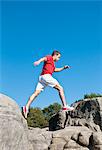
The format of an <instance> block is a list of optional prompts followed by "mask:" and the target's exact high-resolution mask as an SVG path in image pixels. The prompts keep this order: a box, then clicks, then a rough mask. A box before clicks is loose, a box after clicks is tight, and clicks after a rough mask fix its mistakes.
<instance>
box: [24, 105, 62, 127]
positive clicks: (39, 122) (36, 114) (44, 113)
mask: <svg viewBox="0 0 102 150" xmlns="http://www.w3.org/2000/svg"><path fill="white" fill-rule="evenodd" d="M60 109H61V105H60V104H58V103H54V104H51V105H49V106H48V107H46V108H44V109H42V110H41V109H40V108H30V112H29V115H28V118H27V123H28V126H30V127H40V128H43V127H47V126H48V122H49V119H50V118H51V116H52V115H53V114H55V113H57V112H58V111H59V110H60Z"/></svg>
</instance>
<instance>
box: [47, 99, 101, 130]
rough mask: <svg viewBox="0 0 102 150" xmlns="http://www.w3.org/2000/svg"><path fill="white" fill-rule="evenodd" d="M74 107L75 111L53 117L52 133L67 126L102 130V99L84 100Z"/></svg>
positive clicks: (50, 122)
mask: <svg viewBox="0 0 102 150" xmlns="http://www.w3.org/2000/svg"><path fill="white" fill-rule="evenodd" d="M74 105H75V110H74V111H62V110H60V111H59V112H58V113H57V114H55V115H54V116H52V118H51V119H50V121H49V130H50V131H54V130H58V129H62V128H65V127H67V126H86V127H87V128H90V129H91V130H92V131H100V129H101V130H102V97H97V98H92V99H84V100H82V101H80V102H77V103H75V104H74Z"/></svg>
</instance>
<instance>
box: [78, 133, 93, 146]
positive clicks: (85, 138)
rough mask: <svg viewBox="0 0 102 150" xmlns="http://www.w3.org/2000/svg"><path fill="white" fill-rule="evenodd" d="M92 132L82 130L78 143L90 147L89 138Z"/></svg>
mask: <svg viewBox="0 0 102 150" xmlns="http://www.w3.org/2000/svg"><path fill="white" fill-rule="evenodd" d="M91 134H92V133H91V132H84V131H82V132H80V133H79V135H78V140H77V143H79V144H80V145H82V146H86V147H88V145H89V138H90V136H91Z"/></svg>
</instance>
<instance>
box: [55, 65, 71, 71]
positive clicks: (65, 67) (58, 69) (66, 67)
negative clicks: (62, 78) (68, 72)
mask: <svg viewBox="0 0 102 150" xmlns="http://www.w3.org/2000/svg"><path fill="white" fill-rule="evenodd" d="M64 69H70V66H67V65H66V66H64V67H61V68H55V70H54V72H59V71H62V70H64Z"/></svg>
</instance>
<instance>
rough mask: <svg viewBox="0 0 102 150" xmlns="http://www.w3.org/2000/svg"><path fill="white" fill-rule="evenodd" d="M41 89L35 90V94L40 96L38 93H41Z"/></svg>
mask: <svg viewBox="0 0 102 150" xmlns="http://www.w3.org/2000/svg"><path fill="white" fill-rule="evenodd" d="M41 91H42V90H36V91H35V92H34V94H35V95H36V96H38V95H39V94H40V93H41Z"/></svg>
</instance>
